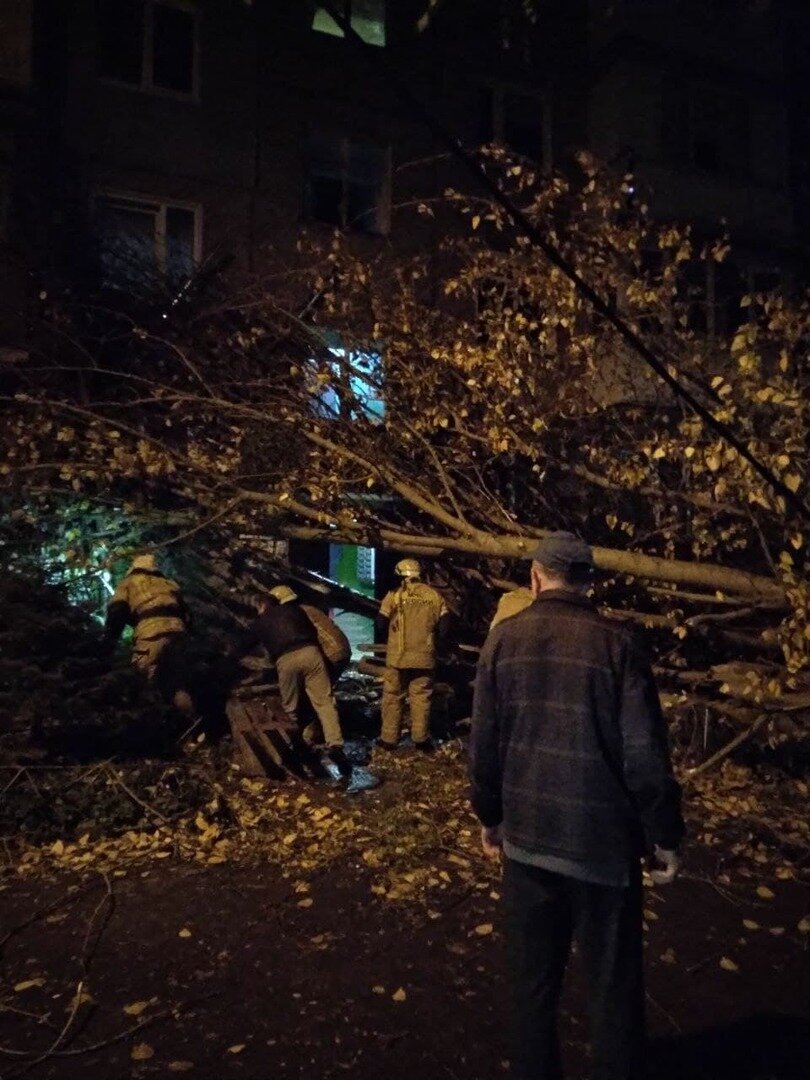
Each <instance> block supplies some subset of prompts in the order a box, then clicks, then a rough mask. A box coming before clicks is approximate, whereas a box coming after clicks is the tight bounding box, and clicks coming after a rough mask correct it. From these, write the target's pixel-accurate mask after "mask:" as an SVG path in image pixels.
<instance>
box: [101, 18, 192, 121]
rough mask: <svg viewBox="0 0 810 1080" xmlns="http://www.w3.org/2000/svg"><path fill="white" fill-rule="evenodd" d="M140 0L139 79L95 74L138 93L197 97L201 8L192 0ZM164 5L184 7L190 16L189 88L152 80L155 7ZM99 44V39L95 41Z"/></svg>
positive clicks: (183, 99)
mask: <svg viewBox="0 0 810 1080" xmlns="http://www.w3.org/2000/svg"><path fill="white" fill-rule="evenodd" d="M141 2H142V3H143V38H142V40H141V78H140V81H139V82H137V83H135V82H127V80H126V79H117V78H115V76H114V75H97V78H98V80H99V81H100V82H103V83H107V84H108V85H110V86H118V87H122V88H124V89H126V90H133V91H135V92H136V93H140V94H152V95H154V96H155V97H166V98H173V99H174V100H175V101H188V102H195V103H197V102H199V101H200V56H201V49H200V39H201V34H200V24H201V21H202V11H201V10H200V6H199V4H198V3H196V2H195V0H141ZM157 7H167V8H174V9H175V10H177V11H185V12H186V13H187V14H189V15H191V16H192V19H193V41H192V47H191V90H172V89H171V87H168V86H159V85H157V84H156V83H155V81H154V74H155V8H157ZM97 48H98V43H97Z"/></svg>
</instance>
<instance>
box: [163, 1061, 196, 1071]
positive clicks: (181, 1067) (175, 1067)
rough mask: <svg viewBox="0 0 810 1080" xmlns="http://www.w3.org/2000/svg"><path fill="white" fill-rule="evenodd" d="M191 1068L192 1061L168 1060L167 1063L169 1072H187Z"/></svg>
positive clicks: (192, 1066)
mask: <svg viewBox="0 0 810 1080" xmlns="http://www.w3.org/2000/svg"><path fill="white" fill-rule="evenodd" d="M193 1068H194V1062H193V1061H170V1062H169V1065H168V1069H169V1072H188V1070H189V1069H193Z"/></svg>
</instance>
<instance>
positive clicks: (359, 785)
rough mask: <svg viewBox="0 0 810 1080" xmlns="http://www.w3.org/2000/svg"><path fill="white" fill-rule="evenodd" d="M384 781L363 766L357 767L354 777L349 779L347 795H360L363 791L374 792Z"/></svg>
mask: <svg viewBox="0 0 810 1080" xmlns="http://www.w3.org/2000/svg"><path fill="white" fill-rule="evenodd" d="M381 783H382V780H381V779H380V778H379V776H375V775H374V773H372V772H369V771H368V769H364V768H363V766H362V765H357V766H355V768H354V769H353V770H352V775H351V776H350V777H349V782H348V784H347V785H346V794H347V795H359V794H360V792H361V791H373V790H374V788H376V787H379V786H380V784H381Z"/></svg>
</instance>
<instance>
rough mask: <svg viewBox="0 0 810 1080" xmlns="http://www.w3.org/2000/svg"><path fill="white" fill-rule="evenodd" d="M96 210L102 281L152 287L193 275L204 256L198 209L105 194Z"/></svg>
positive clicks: (132, 287)
mask: <svg viewBox="0 0 810 1080" xmlns="http://www.w3.org/2000/svg"><path fill="white" fill-rule="evenodd" d="M95 209H96V213H95V225H96V236H97V239H98V245H99V257H100V262H101V277H102V284H104V285H106V286H108V287H110V288H117V289H126V290H130V291H134V292H149V291H153V290H156V289H165V288H170V289H176V288H177V287H179V286H180V285H182V284H183V283H184V282H186V281H188V279H189V278H190V277H191V275H192V274H193V272H194V268H195V266H196V264H197V262H198V261H199V247H200V218H201V212H200V210H199V209H198V208H196V207H188V206H175V205H172V204H171V203H162V202H147V201H144V200H141V199H134V198H129V197H128V196H118V195H101V196H99V197H98V198H97V199H96V207H95Z"/></svg>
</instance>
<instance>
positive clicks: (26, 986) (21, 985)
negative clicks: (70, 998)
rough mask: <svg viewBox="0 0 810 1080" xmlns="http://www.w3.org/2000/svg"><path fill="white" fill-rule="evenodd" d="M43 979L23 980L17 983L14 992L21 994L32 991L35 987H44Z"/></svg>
mask: <svg viewBox="0 0 810 1080" xmlns="http://www.w3.org/2000/svg"><path fill="white" fill-rule="evenodd" d="M44 985H45V980H44V979H25V980H24V981H23V982H18V983H17V985H16V986H15V987H14V992H15V993H17V994H21V993H22V992H23V990H32V989H33V988H34V987H35V986H44Z"/></svg>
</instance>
